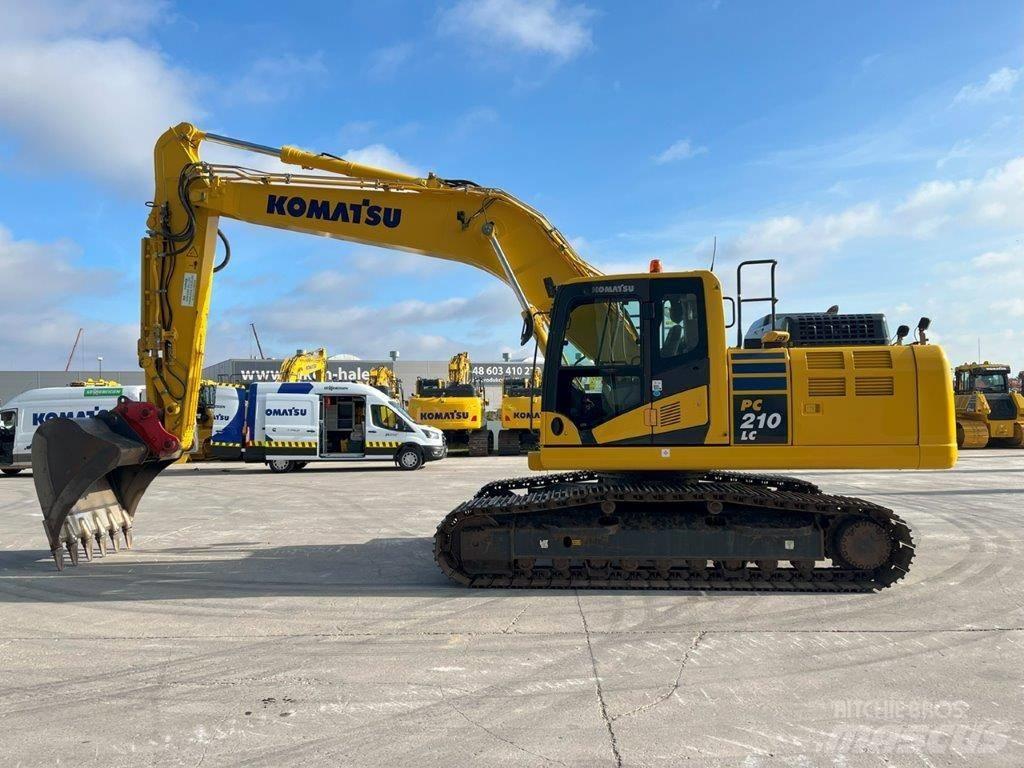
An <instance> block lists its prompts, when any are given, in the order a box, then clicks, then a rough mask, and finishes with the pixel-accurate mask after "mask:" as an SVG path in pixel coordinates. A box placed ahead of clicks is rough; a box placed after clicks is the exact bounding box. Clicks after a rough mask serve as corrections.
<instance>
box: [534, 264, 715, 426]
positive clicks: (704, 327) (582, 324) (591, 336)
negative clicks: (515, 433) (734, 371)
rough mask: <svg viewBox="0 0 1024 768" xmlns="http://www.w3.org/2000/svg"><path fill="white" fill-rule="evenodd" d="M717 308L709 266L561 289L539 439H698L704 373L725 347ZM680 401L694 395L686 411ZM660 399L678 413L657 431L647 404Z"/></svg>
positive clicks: (707, 386) (704, 407) (706, 381)
mask: <svg viewBox="0 0 1024 768" xmlns="http://www.w3.org/2000/svg"><path fill="white" fill-rule="evenodd" d="M709 293H710V294H713V295H714V296H715V301H713V302H711V303H710V305H711V306H713V307H715V308H716V309H717V314H718V316H717V317H715V318H713V319H711V318H709V317H708V309H707V307H708V306H709V302H708V301H707V299H706V297H707V295H708V294H709ZM721 306H722V301H721V287H720V285H719V283H718V279H717V278H716V277H715V276H714V275H713V274H712V273H710V272H707V273H682V274H667V273H659V274H652V275H636V276H626V277H624V278H616V279H614V280H607V279H589V280H585V281H578V282H574V283H570V284H567V285H565V286H562V287H559V288H558V290H557V293H556V295H555V301H554V309H553V312H552V321H551V330H550V335H549V342H548V351H547V355H546V356H545V369H544V378H543V382H544V384H543V392H544V397H543V411H544V418H543V427H542V438H543V439H542V445H544V446H549V445H551V446H568V445H579V446H585V445H624V446H625V445H653V444H654V443H655V442H657V443H670V442H671V443H674V444H679V445H686V444H701V443H703V442H704V441H705V437H706V433H707V429H708V425H709V408H708V400H709V397H708V392H709V390H711V392H712V396H714V394H715V391H714V390H713V389H711V385H712V374H711V372H712V370H713V369H715V370H717V369H718V368H720V367H721V366H719V365H717V364H718V363H721V362H722V361H721V358H722V356H723V354H724V337H723V334H724V325H723V322H722V317H721ZM712 337H713V339H714V343H712ZM712 358H714V360H712ZM694 395H697V397H696V398H694ZM718 396H719V397H723V396H724V393H722V392H721V391H719V393H718ZM684 399H686V400H690V399H692V400H693V402H688V403H687V406H688V407H687V408H686V410H685V413H684V412H683V410H682V406H683V400H684ZM666 405H671V406H672V408H671V410H672V411H673V412H678V418H676V419H675V424H676V425H678V428H673V429H671V430H669V431H661V430H656V427H657V426H659V425H658V424H655V423H654V422H655V421H656V413H657V410H655V408H657V409H658V410H660V409H662V408H663V407H664V406H666ZM669 426H674V425H669Z"/></svg>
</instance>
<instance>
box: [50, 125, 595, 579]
mask: <svg viewBox="0 0 1024 768" xmlns="http://www.w3.org/2000/svg"><path fill="white" fill-rule="evenodd" d="M204 141H214V142H218V143H221V144H226V145H230V146H233V147H235V148H237V149H242V150H246V151H249V152H256V153H260V154H264V155H270V156H273V157H275V158H277V159H278V160H280V161H281V162H282V163H284V164H286V165H290V166H294V167H295V169H296V172H295V173H287V172H276V173H268V172H263V171H255V170H249V169H245V168H241V167H237V166H228V165H213V164H210V163H206V162H204V161H203V160H202V157H201V154H200V149H201V146H202V144H203V142H204ZM154 163H155V181H156V188H155V194H154V198H153V201H152V206H151V211H150V214H149V218H148V221H147V234H146V237H144V238H143V240H142V249H141V276H142V280H141V293H142V295H141V323H140V338H139V344H138V354H139V363H140V366H141V367H142V369H143V371H144V373H145V379H146V398H147V401H148V402H147V403H136V404H131V403H123V404H121V405H120V406H119V407H118V408H117V409H115V411H114V412H112V413H111V414H109V415H107V416H105V417H104V418H99V419H90V420H52V421H50V422H47V425H46V429H41V430H40V431H39V433H38V437H37V439H36V442H35V446H34V447H33V467H34V469H35V471H34V475H35V483H36V489H37V493H38V495H39V500H40V504H41V506H42V508H43V514H44V528H45V529H46V533H47V537H48V539H49V542H50V548H51V551H52V552H53V553H54V557H55V559H56V560H57V565H58V567H60V566H61V564H62V551H61V548H62V546H64V547H66V548H67V549H68V550H69V552H70V553H71V558H72V560H75V559H77V545H78V542H79V541H81V543H82V544H83V545H85V548H86V554H87V555H88V554H89V552H90V544H89V542H91V541H92V540H93V539H95V540H96V541H101V540H102V534H103V533H104V532H106V533H109V534H110V536H111V538H113V537H114V535H115V533H116V531H117V530H118V529H120V530H121V532H122V533H123V535H124V537H125V540H126V542H128V541H129V534H130V528H131V524H132V519H133V516H134V512H135V508H136V506H137V504H138V500H139V499H140V498H141V496H142V494H143V493H144V492H145V490H146V487H147V486H148V485H149V483H150V482H151V481H152V479H153V478H154V477H156V475H157V474H158V473H159V472H160V471H161V470H162V469H163V468H164V467H165V466H167V465H168V464H170V463H172V462H173V461H174V460H175V459H176V458H177V457H178V456H180V454H181V451H182V450H183V449H184V450H187V449H188V447H189V446H190V445H191V444H192V442H193V440H194V439H195V417H194V415H195V413H196V408H197V406H198V398H199V388H200V381H201V379H202V369H203V358H204V354H203V353H204V349H205V345H206V334H207V320H208V316H209V309H210V297H211V293H212V286H213V278H214V273H215V272H217V271H218V270H220V269H221V268H223V267H224V266H225V265H226V264H227V260H229V259H230V250H229V249H228V250H227V252H226V253H225V256H224V261H223V262H222V263H221V264H220V265H217V264H216V260H217V258H218V255H217V243H218V237H219V239H221V240H223V242H224V244H225V247H227V240H226V239H225V238H224V237H223V235H222V234H221V233H220V231H219V229H218V227H219V221H220V218H221V217H225V218H230V219H236V220H238V221H244V222H249V223H252V224H257V225H260V226H266V227H274V228H278V229H288V230H292V231H296V232H305V233H308V234H313V235H321V236H326V237H332V238H337V239H340V240H348V241H352V242H358V243H362V244H366V245H376V246H382V247H385V248H394V249H399V250H404V251H408V252H412V253H418V254H422V255H424V256H432V257H436V258H441V259H446V260H449V261H454V262H458V263H461V264H468V265H470V266H473V267H477V268H478V269H482V270H483V271H485V272H488V273H490V274H491V275H493V276H495V277H497V278H498V279H500V280H502V281H503V282H505V283H507V284H508V285H509V286H510V287H511V288H512V290H513V292H514V293H515V295H516V297H517V299H518V301H519V304H520V307H521V310H522V314H523V317H524V341H525V339H526V338H528V336H529V335H530V334H536V336H537V337H538V340H539V342H540V343H542V344H543V343H545V341H546V334H547V320H546V317H547V313H549V311H550V309H551V298H552V292H553V286H554V285H557V284H561V283H564V282H566V281H568V280H572V279H574V278H580V277H588V276H595V275H598V274H600V273H599V272H598V271H597V270H596V269H594V268H593V267H591V266H590V265H589V264H587V263H586V262H585V261H583V260H582V259H581V258H580V257H579V256H578V255H577V254H576V253H575V251H574V250H573V248H572V246H571V245H570V244H569V242H568V241H567V240H566V239H565V237H563V235H562V234H561V233H560V232H559V231H558V230H557V229H555V228H554V227H553V226H552V225H551V224H550V223H549V222H548V221H547V220H546V219H545V218H544V217H543V216H542V215H541V214H540V213H538V212H537V211H535V210H534V209H533V208H531V207H530V206H528V205H526V204H525V203H523V202H521V201H520V200H517V199H516V198H515V197H513V196H512V195H510V194H508V193H506V192H503V191H502V190H499V189H493V188H486V187H481V186H478V185H476V184H474V183H472V182H468V181H461V180H447V179H442V178H439V177H437V176H434V175H430V176H428V177H427V178H419V177H415V176H410V175H408V174H403V173H395V172H392V171H386V170H382V169H377V168H372V167H369V166H365V165H360V164H357V163H352V162H348V161H346V160H343V159H341V158H338V157H334V156H332V155H329V154H317V153H313V152H307V151H304V150H301V149H297V148H295V147H288V146H285V147H281V148H273V147H266V146H261V145H257V144H251V143H248V142H244V141H239V140H236V139H230V138H227V137H223V136H217V135H214V134H208V133H204V132H203V131H201V130H199V129H198V128H196V127H195V126H193V125H190V124H188V123H182V124H180V125H178V126H176V127H174V128H172V129H170V130H168V131H167V132H165V133H164V134H163V135H162V136H161V137H160V139H159V140H158V142H157V144H156V148H155V152H154ZM582 343H584V344H585V343H586V342H582Z"/></svg>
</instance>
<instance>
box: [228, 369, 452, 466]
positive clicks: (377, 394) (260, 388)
mask: <svg viewBox="0 0 1024 768" xmlns="http://www.w3.org/2000/svg"><path fill="white" fill-rule="evenodd" d="M246 426H247V430H246V432H247V434H248V439H247V441H246V445H245V461H246V462H250V463H251V462H264V463H266V464H267V466H269V467H270V469H271V470H272V471H274V472H291V471H293V470H296V469H301V468H302V467H304V466H305V465H306V464H307V463H308V462H311V461H366V460H371V459H378V460H379V459H382V458H390V459H393V460H394V462H395V464H396V465H397V466H398V467H399V468H400V469H410V470H411V469H419V468H420V467H422V466H423V464H424V463H426V462H428V461H435V460H437V459H442V458H444V457H445V455H446V454H447V445H446V444H445V440H444V435H443V434H442V432H441V430H439V429H435V428H434V427H427V426H424V425H422V424H417V423H416V422H415V421H414V420H413V418H412V416H410V415H409V413H408V412H407V411H406V410H405V409H404V408H403V407H402V405H401V403H399V402H398V401H397V400H392V399H391V398H389V397H388V396H387V395H385V394H384V393H383V392H381V391H380V390H379V389H377V388H376V387H371V386H369V385H367V384H358V383H355V382H306V381H302V382H284V383H278V382H271V383H261V382H257V383H255V384H253V385H251V386H250V388H249V397H248V408H247V413H246Z"/></svg>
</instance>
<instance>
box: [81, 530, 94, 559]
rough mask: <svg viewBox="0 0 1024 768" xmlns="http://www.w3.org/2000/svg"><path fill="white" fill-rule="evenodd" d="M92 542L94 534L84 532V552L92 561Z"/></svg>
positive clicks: (86, 557)
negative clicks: (89, 534) (88, 534)
mask: <svg viewBox="0 0 1024 768" xmlns="http://www.w3.org/2000/svg"><path fill="white" fill-rule="evenodd" d="M92 542H93V538H92V536H87V535H85V534H82V554H84V555H85V559H86V560H88V561H90V562H91V561H92V551H93V550H92Z"/></svg>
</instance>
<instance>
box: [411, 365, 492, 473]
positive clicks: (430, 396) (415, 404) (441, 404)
mask: <svg viewBox="0 0 1024 768" xmlns="http://www.w3.org/2000/svg"><path fill="white" fill-rule="evenodd" d="M472 370H473V366H472V365H471V364H470V362H469V353H468V352H459V353H458V354H456V355H454V356H453V357H452V359H451V360H450V361H449V362H448V378H447V379H424V378H418V379H416V392H415V393H414V394H413V395H412V396H411V397H410V398H409V404H408V409H409V414H410V415H411V416H412V417H413V418H414V419H415V420H416V421H417V422H419V423H420V424H426V425H428V426H431V427H436V428H437V429H440V430H441V431H442V432H444V436H445V439H446V440H447V441H448V446H449V448H456V449H458V448H465V449H466V451H467V453H469V455H470V456H486V455H487V454H489V453H490V452H491V449H492V448H493V447H494V446H493V445H492V443H493V442H494V438H493V437H492V435H491V432H490V430H488V429H487V424H486V416H485V408H486V406H487V401H486V400H485V399H484V392H483V387H481V386H477V385H475V384H474V383H473V382H472V376H471V372H472Z"/></svg>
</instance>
